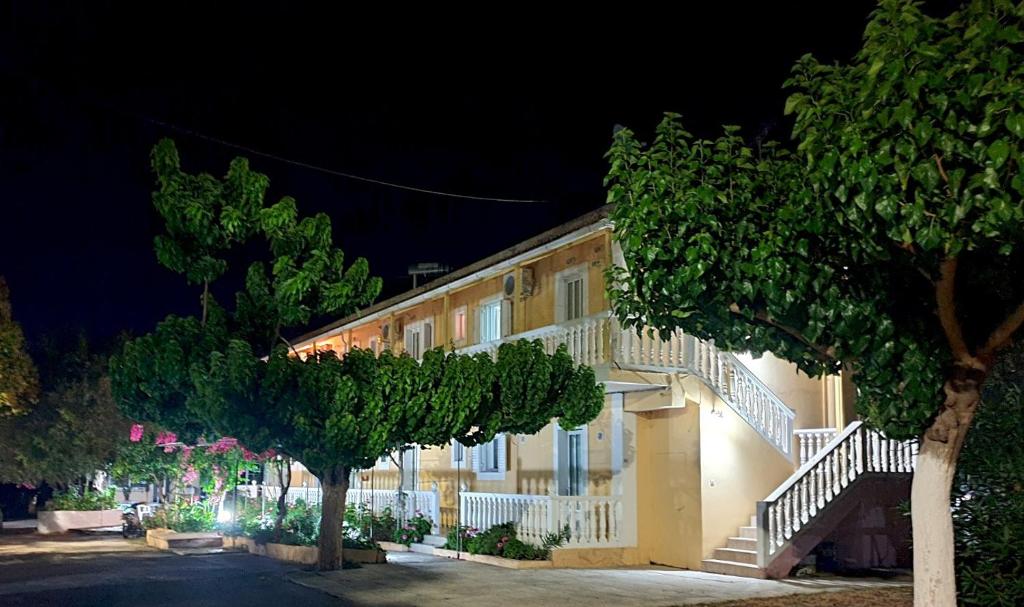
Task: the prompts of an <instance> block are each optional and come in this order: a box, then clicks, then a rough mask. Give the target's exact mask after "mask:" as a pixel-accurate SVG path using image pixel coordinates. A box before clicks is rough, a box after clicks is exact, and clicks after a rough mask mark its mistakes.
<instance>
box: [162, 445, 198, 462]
mask: <svg viewBox="0 0 1024 607" xmlns="http://www.w3.org/2000/svg"><path fill="white" fill-rule="evenodd" d="M166 450H167V449H166V448H164V451H166ZM191 457H192V447H182V448H181V463H182V464H185V463H187V462H188V460H189V458H191Z"/></svg>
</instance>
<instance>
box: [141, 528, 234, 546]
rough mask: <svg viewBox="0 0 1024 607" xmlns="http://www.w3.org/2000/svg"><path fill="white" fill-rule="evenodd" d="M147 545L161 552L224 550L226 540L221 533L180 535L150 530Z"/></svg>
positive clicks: (165, 530)
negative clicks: (192, 549) (196, 549)
mask: <svg viewBox="0 0 1024 607" xmlns="http://www.w3.org/2000/svg"><path fill="white" fill-rule="evenodd" d="M146 543H147V544H148V545H150V546H152V547H153V548H158V549H160V550H181V549H190V548H222V547H223V546H224V538H223V537H221V535H220V534H219V533H213V532H210V533H178V532H177V531H171V530H170V529H150V530H149V531H147V532H146Z"/></svg>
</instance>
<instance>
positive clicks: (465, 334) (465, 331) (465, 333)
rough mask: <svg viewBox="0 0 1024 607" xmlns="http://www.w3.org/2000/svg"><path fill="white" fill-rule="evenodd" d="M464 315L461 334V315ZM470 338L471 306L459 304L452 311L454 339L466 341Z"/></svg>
mask: <svg viewBox="0 0 1024 607" xmlns="http://www.w3.org/2000/svg"><path fill="white" fill-rule="evenodd" d="M460 316H461V317H462V335H459V317H460ZM468 338H469V307H468V306H459V307H457V308H455V310H454V311H452V340H453V341H457V342H464V341H466V339H468Z"/></svg>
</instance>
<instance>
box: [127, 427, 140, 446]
mask: <svg viewBox="0 0 1024 607" xmlns="http://www.w3.org/2000/svg"><path fill="white" fill-rule="evenodd" d="M142 431H143V428H142V424H132V430H131V432H130V433H129V434H128V440H130V441H132V442H133V443H137V442H139V441H140V440H142Z"/></svg>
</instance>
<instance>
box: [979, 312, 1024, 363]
mask: <svg viewBox="0 0 1024 607" xmlns="http://www.w3.org/2000/svg"><path fill="white" fill-rule="evenodd" d="M1021 324H1024V303H1021V304H1020V305H1019V306H1017V309H1015V310H1014V311H1013V312H1011V313H1010V315H1009V316H1007V317H1006V318H1005V319H1003V322H1002V323H1000V324H999V326H998V327H996V328H995V330H994V331H992V334H991V335H989V336H988V339H987V340H985V345H984V346H982V347H981V351H980V352H978V356H991V355H993V354H995V353H996V351H998V350H1001V349H1002V348H1004V347H1005V346H1006V345H1007V344H1009V343H1010V338H1011V337H1013V334H1014V332H1015V331H1016V330H1017V329H1019V328H1020V326H1021Z"/></svg>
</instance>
